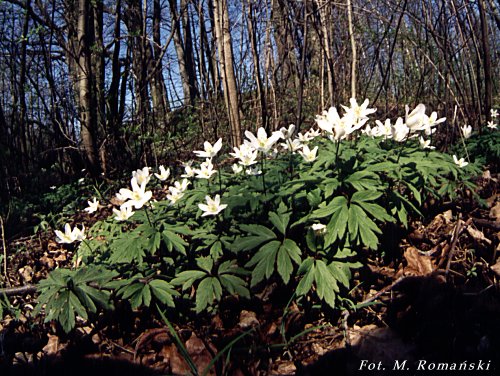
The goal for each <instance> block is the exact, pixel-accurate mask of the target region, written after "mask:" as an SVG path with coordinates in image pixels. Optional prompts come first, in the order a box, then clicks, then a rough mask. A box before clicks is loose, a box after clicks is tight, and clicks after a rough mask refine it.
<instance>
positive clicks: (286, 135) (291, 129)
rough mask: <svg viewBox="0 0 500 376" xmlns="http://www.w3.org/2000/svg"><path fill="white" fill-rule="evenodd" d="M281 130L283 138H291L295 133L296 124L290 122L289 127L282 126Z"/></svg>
mask: <svg viewBox="0 0 500 376" xmlns="http://www.w3.org/2000/svg"><path fill="white" fill-rule="evenodd" d="M280 132H281V135H282V138H284V139H285V140H291V139H292V137H293V135H294V133H295V124H290V126H289V127H288V129H287V128H285V127H282V128H280Z"/></svg>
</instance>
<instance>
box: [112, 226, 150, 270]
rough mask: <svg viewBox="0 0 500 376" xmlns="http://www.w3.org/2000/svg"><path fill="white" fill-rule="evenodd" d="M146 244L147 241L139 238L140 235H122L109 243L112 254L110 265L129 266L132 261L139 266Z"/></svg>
mask: <svg viewBox="0 0 500 376" xmlns="http://www.w3.org/2000/svg"><path fill="white" fill-rule="evenodd" d="M148 244H149V241H148V239H147V238H144V237H142V236H140V234H135V233H130V234H126V235H125V234H124V235H123V237H121V238H119V239H116V240H115V241H114V242H112V243H111V245H110V248H111V251H112V253H111V257H110V258H109V261H110V263H111V264H114V263H126V264H130V263H132V262H133V261H135V262H137V263H139V264H140V263H142V260H143V258H144V255H145V249H146V248H147V247H148Z"/></svg>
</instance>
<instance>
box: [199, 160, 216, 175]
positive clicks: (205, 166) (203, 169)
mask: <svg viewBox="0 0 500 376" xmlns="http://www.w3.org/2000/svg"><path fill="white" fill-rule="evenodd" d="M194 172H195V174H196V177H197V178H198V179H210V178H211V177H212V175H213V174H215V173H216V172H217V170H214V165H213V164H212V160H211V159H207V160H206V161H205V162H203V163H202V164H201V165H200V168H199V169H195V170H194Z"/></svg>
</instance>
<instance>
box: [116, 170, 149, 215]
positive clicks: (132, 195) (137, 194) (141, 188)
mask: <svg viewBox="0 0 500 376" xmlns="http://www.w3.org/2000/svg"><path fill="white" fill-rule="evenodd" d="M130 184H131V186H132V190H130V189H125V188H122V189H120V192H119V194H118V195H119V196H120V197H119V198H121V199H125V200H129V201H127V202H126V203H124V204H123V205H124V206H134V207H135V208H136V209H140V208H142V207H143V206H144V204H145V203H146V202H148V201H149V200H150V199H151V197H153V192H151V191H146V184H147V182H146V181H143V182H142V184H141V185H139V184H138V181H137V178H135V177H133V178H132V180H131V181H130ZM118 195H117V197H118Z"/></svg>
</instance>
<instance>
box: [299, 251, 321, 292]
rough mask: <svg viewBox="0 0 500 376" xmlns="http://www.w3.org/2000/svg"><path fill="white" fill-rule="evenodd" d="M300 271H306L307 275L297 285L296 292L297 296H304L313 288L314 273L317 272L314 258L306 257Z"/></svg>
mask: <svg viewBox="0 0 500 376" xmlns="http://www.w3.org/2000/svg"><path fill="white" fill-rule="evenodd" d="M299 272H305V275H304V276H303V277H302V279H301V280H300V282H299V284H298V285H297V289H296V290H295V292H296V293H297V296H302V295H306V294H307V293H308V292H309V290H311V287H312V284H313V282H314V275H315V273H316V266H315V263H314V259H312V258H307V259H305V260H304V261H303V262H302V265H301V266H300V267H299Z"/></svg>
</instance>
